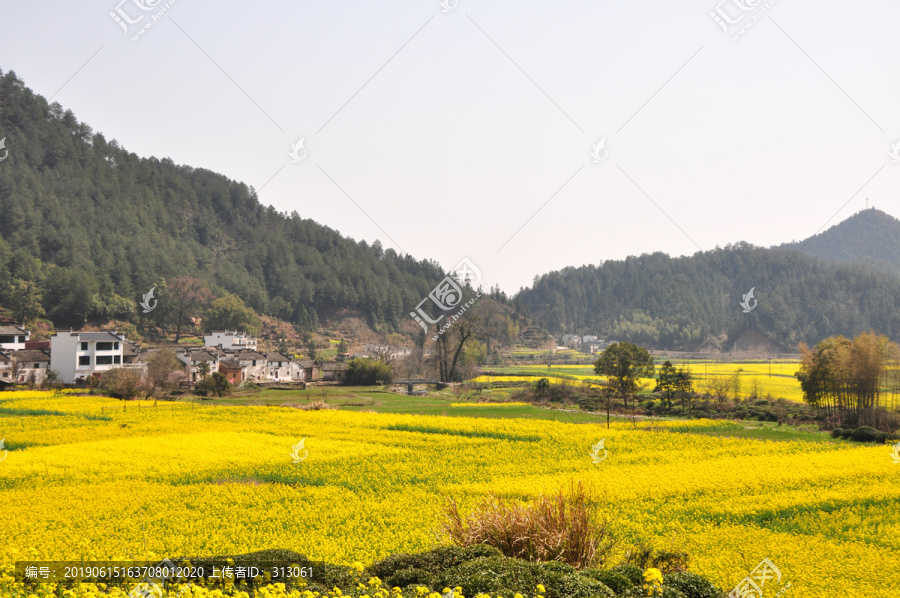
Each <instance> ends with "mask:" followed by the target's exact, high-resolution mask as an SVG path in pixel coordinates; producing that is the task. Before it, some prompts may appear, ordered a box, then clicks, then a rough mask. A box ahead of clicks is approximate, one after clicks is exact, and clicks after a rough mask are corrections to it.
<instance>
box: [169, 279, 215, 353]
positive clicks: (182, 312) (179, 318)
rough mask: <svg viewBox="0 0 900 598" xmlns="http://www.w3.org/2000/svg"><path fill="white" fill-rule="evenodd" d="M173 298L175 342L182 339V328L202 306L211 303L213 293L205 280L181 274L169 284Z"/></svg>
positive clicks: (172, 314)
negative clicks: (205, 283)
mask: <svg viewBox="0 0 900 598" xmlns="http://www.w3.org/2000/svg"><path fill="white" fill-rule="evenodd" d="M169 295H170V297H171V300H172V306H171V312H170V313H171V318H172V323H173V324H174V325H175V343H176V344H177V343H178V341H179V340H180V339H181V330H182V327H183V326H184V324H185V323H186V322H187V321H188V319H189V318H191V317H194V316H196V315H197V314H198V313H199V311H200V308H201V307H203V306H204V305H206V304H207V303H209V301H210V300H211V299H212V293H211V292H210V291H209V289H207V288H206V285H204V284H203V281H201V280H198V279H196V278H191V277H190V276H179V277H178V278H175V279H173V280H172V284H171V285H169Z"/></svg>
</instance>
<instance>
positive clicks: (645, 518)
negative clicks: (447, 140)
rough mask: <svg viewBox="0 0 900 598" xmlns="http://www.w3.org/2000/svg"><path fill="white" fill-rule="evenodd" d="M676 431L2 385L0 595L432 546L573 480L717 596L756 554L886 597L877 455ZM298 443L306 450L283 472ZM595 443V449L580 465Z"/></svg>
mask: <svg viewBox="0 0 900 598" xmlns="http://www.w3.org/2000/svg"><path fill="white" fill-rule="evenodd" d="M23 410H29V411H23ZM42 412H50V413H52V414H46V413H42ZM22 413H31V414H29V415H22ZM680 425H681V424H671V427H672V428H673V429H671V430H667V429H666V428H665V426H659V428H661V429H656V427H655V428H654V429H652V430H635V429H634V428H633V426H632V427H631V429H629V427H628V426H624V425H616V426H614V427H613V428H611V429H606V427H605V426H604V427H601V426H596V425H575V424H564V423H558V422H553V421H532V420H524V419H478V418H470V417H452V418H451V417H431V416H418V415H397V414H374V413H353V412H342V411H337V410H329V411H304V410H299V409H291V408H281V407H262V406H261V407H226V406H216V405H212V404H208V403H207V404H202V405H196V404H189V403H167V402H159V403H158V404H156V405H154V404H153V403H152V402H128V403H127V404H125V405H124V408H123V403H122V402H120V401H116V400H112V399H106V398H95V397H80V396H66V395H58V396H54V395H52V394H49V393H29V394H24V393H3V394H0V438H5V443H6V445H5V446H6V449H7V451H8V452H6V453H5V458H3V460H2V461H0V487H2V490H3V499H4V500H3V508H2V509H0V530H2V533H3V541H2V543H0V568H2V571H4V572H5V573H4V575H5V576H4V577H2V578H0V590H2V591H3V592H4V593H5V595H16V592H17V590H16V587H15V585H14V584H12V583H11V582H10V581H9V577H8V574H9V572H10V570H11V569H10V567H11V566H12V564H13V563H14V562H15V561H16V560H25V559H53V560H63V559H76V560H78V559H97V560H105V559H141V560H144V559H146V560H153V559H157V558H165V557H167V556H183V555H197V556H203V555H218V554H237V553H246V552H252V551H257V550H263V549H269V548H283V549H288V550H293V551H296V552H300V553H303V554H306V555H307V556H309V557H310V558H312V559H321V560H325V561H329V562H333V563H340V564H347V565H349V564H351V563H354V562H357V561H358V562H362V563H370V562H373V561H375V560H377V559H379V558H382V557H384V556H386V555H389V554H392V553H397V552H415V551H420V550H424V549H427V548H430V547H432V546H434V544H435V543H436V542H441V541H444V540H443V539H442V538H441V536H440V535H439V533H438V530H439V527H440V524H441V521H442V519H441V518H442V515H441V513H442V508H443V506H444V505H445V500H446V498H447V497H453V498H455V499H456V500H457V501H458V503H459V504H460V507H461V508H462V509H463V510H464V511H465V510H468V509H472V508H474V507H475V505H476V504H477V503H478V502H479V501H481V500H483V499H484V498H485V497H486V496H488V495H489V494H491V493H496V494H499V495H501V496H503V497H506V498H510V499H517V500H522V501H527V500H531V499H534V498H535V497H537V496H538V495H540V493H542V492H552V491H554V490H556V489H557V488H559V487H560V486H562V485H564V484H567V483H568V482H570V481H572V480H582V481H583V482H585V483H586V484H589V485H591V486H593V487H594V488H595V489H596V491H597V492H598V493H599V494H600V495H601V496H603V497H604V500H605V501H606V504H607V505H608V509H609V511H610V512H611V513H612V514H613V515H614V517H615V521H614V524H613V525H614V529H615V532H616V533H617V535H618V536H619V538H620V539H621V542H622V545H623V546H627V545H629V544H630V543H633V542H637V541H649V542H652V543H653V544H655V545H656V546H658V547H660V548H674V549H678V550H684V551H686V552H688V553H689V554H690V555H691V557H692V561H691V570H692V571H694V572H696V573H699V574H701V575H704V576H706V577H708V578H709V579H711V580H713V581H714V582H715V583H717V584H718V585H720V586H722V587H725V588H727V589H731V588H732V587H734V586H735V585H736V584H737V583H738V582H739V581H740V580H741V579H742V578H743V577H744V576H745V575H747V574H748V573H749V572H750V571H751V570H752V569H753V568H754V567H755V566H756V565H757V564H758V563H759V562H760V561H762V559H763V558H768V559H770V560H771V561H772V562H773V563H775V564H776V565H777V566H778V567H779V569H780V570H781V572H782V574H783V577H784V581H785V582H787V581H790V582H791V588H790V589H789V591H788V593H787V594H786V596H787V597H788V598H813V597H816V598H818V597H821V596H842V597H848V598H872V597H881V596H885V597H887V596H893V595H895V594H896V589H897V587H898V586H900V565H898V563H897V559H896V554H897V551H898V549H900V536H898V534H897V533H896V532H897V531H898V529H900V515H898V510H897V509H896V505H897V504H898V500H900V464H894V463H893V462H892V459H891V456H890V450H889V449H890V447H886V446H884V445H878V446H876V445H868V446H867V445H859V444H855V443H854V444H850V443H835V444H831V443H804V442H765V441H758V440H750V439H734V438H723V437H713V436H705V435H703V434H701V433H694V432H702V431H703V428H704V426H708V427H710V428H711V429H719V428H716V426H721V425H722V422H707V423H704V422H702V421H700V422H686V423H685V424H684V425H690V426H692V428H690V429H678V427H679V426H680ZM728 425H733V424H728ZM673 432H681V433H673ZM301 439H305V449H307V450H308V456H307V457H306V458H305V459H304V460H303V461H302V462H300V463H294V462H293V461H294V460H293V459H292V455H291V448H292V447H293V446H294V445H295V444H297V443H298V441H299V440H301ZM601 439H604V447H605V450H607V451H608V456H607V457H606V458H605V459H604V460H603V461H602V462H600V463H593V461H592V458H591V456H590V455H589V453H590V452H591V447H592V446H594V445H595V444H596V443H598V441H600V440H601ZM84 592H85V593H83V594H82V595H105V594H104V593H103V590H102V589H97V590H96V592H95V590H93V589H92V590H89V591H88V590H85V591H84ZM270 595H272V596H276V595H280V594H279V593H278V591H277V589H273V590H272V593H271V594H270ZM507 598H509V597H507Z"/></svg>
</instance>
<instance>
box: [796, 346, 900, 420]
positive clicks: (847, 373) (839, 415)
mask: <svg viewBox="0 0 900 598" xmlns="http://www.w3.org/2000/svg"><path fill="white" fill-rule="evenodd" d="M800 352H801V364H800V369H799V370H798V371H797V374H796V376H797V379H798V380H800V387H801V388H802V389H803V397H804V400H805V401H806V402H807V403H809V404H810V405H812V406H813V407H815V408H816V410H817V411H818V413H819V414H820V416H821V417H823V418H833V419H834V422H835V423H837V424H838V425H840V426H844V427H846V426H858V425H865V426H872V427H875V428H879V429H880V428H883V427H889V428H890V427H891V426H890V422H891V421H893V420H895V419H896V416H895V415H894V414H893V413H892V412H894V411H896V407H897V395H898V392H900V347H898V345H897V344H896V343H893V342H891V341H890V339H888V338H887V337H886V336H884V335H878V334H875V333H874V332H865V333H863V334H860V335H858V336H857V337H856V338H854V339H852V340H851V339H848V338H845V337H843V336H834V337H830V338H826V339H824V340H823V341H821V342H819V343H818V344H816V345H815V347H813V348H809V347H808V346H807V345H806V344H801V346H800ZM893 427H896V426H893Z"/></svg>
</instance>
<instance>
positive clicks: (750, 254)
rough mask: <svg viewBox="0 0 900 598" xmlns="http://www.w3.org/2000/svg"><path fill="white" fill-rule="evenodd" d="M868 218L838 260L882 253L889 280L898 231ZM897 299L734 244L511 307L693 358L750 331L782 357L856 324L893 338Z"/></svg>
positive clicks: (567, 272) (559, 324)
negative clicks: (869, 223)
mask: <svg viewBox="0 0 900 598" xmlns="http://www.w3.org/2000/svg"><path fill="white" fill-rule="evenodd" d="M870 212H872V210H870ZM875 216H877V218H876V220H879V226H878V227H877V229H876V230H877V232H873V233H872V234H869V233H866V234H861V233H859V231H858V230H857V231H856V232H854V233H853V234H849V233H848V234H847V235H844V237H845V240H846V242H847V243H846V245H849V244H850V243H851V242H856V243H857V244H859V245H860V247H855V248H853V250H852V251H848V252H847V253H845V254H843V256H842V259H856V258H858V257H861V256H864V255H867V254H868V255H872V254H876V255H877V253H875V251H874V249H873V248H876V247H880V248H881V249H880V250H881V251H884V252H886V253H885V254H884V255H880V256H879V257H878V259H880V260H881V261H882V262H883V263H888V264H889V267H890V269H891V271H892V273H893V274H897V271H898V270H900V268H898V266H897V264H900V258H894V257H892V256H893V255H894V254H896V253H898V251H897V249H896V247H898V246H900V245H898V239H900V223H898V222H897V221H896V220H895V219H893V218H891V217H889V216H887V215H885V214H883V213H880V212H879V213H878V214H876V215H875ZM839 226H842V225H839ZM835 228H837V227H835ZM830 232H831V230H829V231H826V233H823V234H825V235H827V234H829V233H830ZM856 234H860V235H861V236H859V237H854V236H853V235H856ZM872 235H875V236H872ZM861 245H865V247H861ZM808 248H809V246H807V247H806V248H804V251H806V249H808ZM841 252H842V251H841ZM820 254H821V252H820ZM890 260H893V261H890ZM761 280H765V281H766V288H765V290H764V291H763V290H762V289H757V292H756V298H757V299H758V301H759V303H758V306H757V308H756V309H754V310H753V311H752V312H751V313H749V314H745V313H742V311H741V309H740V307H739V305H738V303H739V302H740V301H741V298H742V293H746V292H747V291H748V290H749V289H750V287H752V286H754V284H755V283H754V282H753V281H761ZM810 289H814V291H813V292H810ZM898 296H900V278H898V277H897V276H895V275H885V274H883V273H880V272H876V271H872V270H870V269H868V268H866V267H864V266H862V265H860V264H859V263H856V264H829V263H823V262H820V261H819V260H817V259H815V258H813V257H809V256H806V255H803V254H799V255H798V254H797V253H796V250H795V248H793V247H791V248H772V249H766V248H761V247H754V246H752V245H749V244H746V243H738V244H735V245H729V246H727V247H724V248H720V249H715V250H711V251H704V252H698V253H695V254H694V255H692V256H689V257H670V256H669V255H666V254H664V253H659V252H657V253H653V254H645V255H641V256H636V257H628V258H626V259H624V260H618V261H614V260H609V261H605V262H603V263H602V264H600V265H588V266H582V267H579V268H566V269H564V270H561V271H556V272H550V273H548V274H544V275H543V276H540V277H538V278H537V279H536V280H535V283H534V285H533V287H532V288H530V289H525V290H523V291H522V292H520V293H519V294H518V295H517V296H516V300H517V301H521V303H522V304H523V305H524V306H525V307H526V308H528V310H530V311H531V313H532V314H534V317H535V318H536V320H537V321H538V322H540V323H541V324H543V325H544V326H545V327H547V329H548V330H549V331H550V332H551V333H554V334H563V333H566V332H572V331H577V330H592V331H597V332H600V333H601V335H602V336H605V337H607V338H611V339H615V340H622V341H628V342H632V343H640V344H645V345H647V346H653V347H654V348H669V349H676V348H683V349H687V350H696V349H698V348H700V347H701V346H705V345H706V344H707V341H708V340H710V339H712V342H713V344H714V345H715V344H716V343H717V341H716V340H715V339H717V337H719V336H720V335H722V334H725V335H727V337H728V341H727V342H726V343H724V344H723V345H722V347H721V348H730V347H731V346H732V343H733V341H734V340H735V339H736V338H737V337H738V336H739V335H740V334H741V333H743V332H744V331H745V330H749V329H756V330H759V331H761V332H762V333H763V335H765V336H766V337H767V338H768V339H769V340H771V341H772V342H774V343H775V344H776V345H779V346H781V347H783V348H784V349H788V348H793V347H796V346H797V344H798V343H799V342H801V341H804V342H807V343H809V344H813V343H815V342H818V341H819V340H821V339H823V338H825V337H828V336H832V335H836V334H842V335H845V336H851V335H854V334H856V333H857V332H859V329H860V325H861V323H865V324H864V325H865V326H866V327H871V328H873V329H875V330H878V331H879V332H882V333H884V334H887V335H888V336H889V337H891V338H895V339H896V338H900V319H898V318H897V317H896V313H897V311H896V310H897V302H896V298H897V297H898ZM849 297H852V298H853V300H852V301H849V300H848V298H849Z"/></svg>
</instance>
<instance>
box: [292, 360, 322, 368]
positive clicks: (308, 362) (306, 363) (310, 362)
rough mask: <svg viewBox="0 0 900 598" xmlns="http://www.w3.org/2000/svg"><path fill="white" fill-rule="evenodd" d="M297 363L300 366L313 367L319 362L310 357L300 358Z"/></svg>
mask: <svg viewBox="0 0 900 598" xmlns="http://www.w3.org/2000/svg"><path fill="white" fill-rule="evenodd" d="M297 365H299V366H300V367H302V368H314V367H317V366H318V365H319V364H318V363H317V362H315V361H313V360H312V359H301V360H300V361H298V362H297Z"/></svg>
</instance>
